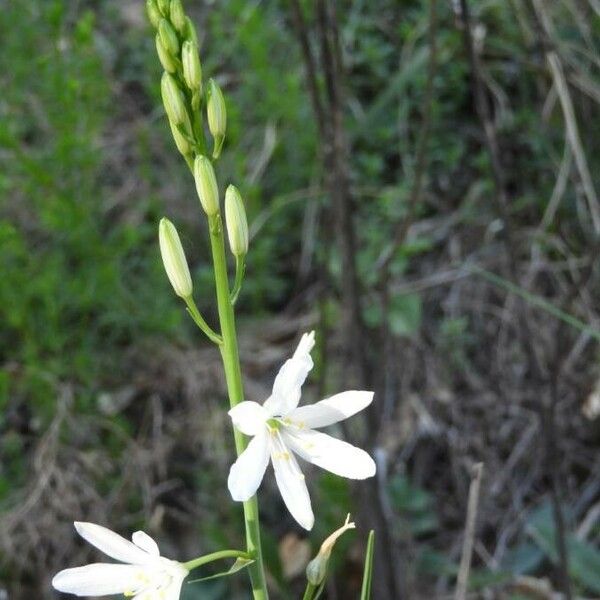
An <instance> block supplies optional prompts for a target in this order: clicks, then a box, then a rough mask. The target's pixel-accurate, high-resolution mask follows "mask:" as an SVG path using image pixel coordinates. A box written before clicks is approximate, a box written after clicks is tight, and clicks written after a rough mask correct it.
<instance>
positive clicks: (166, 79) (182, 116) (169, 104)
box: [160, 73, 190, 129]
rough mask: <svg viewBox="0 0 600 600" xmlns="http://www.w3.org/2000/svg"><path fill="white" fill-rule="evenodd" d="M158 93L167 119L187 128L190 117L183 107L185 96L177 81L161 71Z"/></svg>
mask: <svg viewBox="0 0 600 600" xmlns="http://www.w3.org/2000/svg"><path fill="white" fill-rule="evenodd" d="M160 93H161V95H162V100H163V104H164V105H165V110H166V111H167V116H168V117H169V121H171V122H172V123H173V124H175V125H182V126H184V127H185V128H186V129H189V123H190V118H189V116H188V114H187V109H186V108H185V97H184V95H183V92H182V91H181V90H180V89H179V86H178V85H177V81H175V78H174V77H173V76H172V75H169V73H163V76H162V79H161V80H160Z"/></svg>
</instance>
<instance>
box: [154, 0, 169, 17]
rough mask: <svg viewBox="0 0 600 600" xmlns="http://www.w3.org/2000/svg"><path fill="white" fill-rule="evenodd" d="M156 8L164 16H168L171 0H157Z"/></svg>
mask: <svg viewBox="0 0 600 600" xmlns="http://www.w3.org/2000/svg"><path fill="white" fill-rule="evenodd" d="M157 3H158V10H160V12H161V13H162V14H163V15H164V16H165V17H168V16H169V6H170V4H171V0H157Z"/></svg>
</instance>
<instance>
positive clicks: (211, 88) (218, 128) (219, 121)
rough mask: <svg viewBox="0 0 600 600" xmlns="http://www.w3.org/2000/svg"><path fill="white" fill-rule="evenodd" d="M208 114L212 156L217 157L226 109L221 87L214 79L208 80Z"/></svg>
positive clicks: (224, 128)
mask: <svg viewBox="0 0 600 600" xmlns="http://www.w3.org/2000/svg"><path fill="white" fill-rule="evenodd" d="M206 112H207V116H208V128H209V129H210V133H211V135H212V136H213V139H214V141H215V143H214V147H213V158H218V157H219V155H220V154H221V147H222V146H223V140H224V139H225V130H226V128H227V110H226V108H225V98H223V93H222V92H221V88H220V87H219V86H218V85H217V83H216V82H215V80H214V79H211V80H210V81H209V82H208V104H207V107H206Z"/></svg>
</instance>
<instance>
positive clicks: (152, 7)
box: [146, 0, 161, 29]
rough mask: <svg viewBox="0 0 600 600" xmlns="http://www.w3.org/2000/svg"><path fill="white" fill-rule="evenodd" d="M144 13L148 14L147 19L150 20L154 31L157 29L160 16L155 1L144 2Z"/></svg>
mask: <svg viewBox="0 0 600 600" xmlns="http://www.w3.org/2000/svg"><path fill="white" fill-rule="evenodd" d="M146 12H147V13H148V18H149V19H150V23H152V26H153V27H154V28H155V29H158V24H159V22H160V19H161V14H160V11H159V10H158V6H157V5H156V0H146Z"/></svg>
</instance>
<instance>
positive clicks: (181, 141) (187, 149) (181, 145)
mask: <svg viewBox="0 0 600 600" xmlns="http://www.w3.org/2000/svg"><path fill="white" fill-rule="evenodd" d="M169 125H170V127H171V133H172V134H173V139H174V140H175V145H176V146H177V150H179V152H181V154H183V155H184V156H191V155H192V145H191V144H190V142H189V141H188V139H187V138H186V137H185V136H184V135H183V134H182V133H181V131H179V129H177V125H174V124H173V122H172V121H169Z"/></svg>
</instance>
